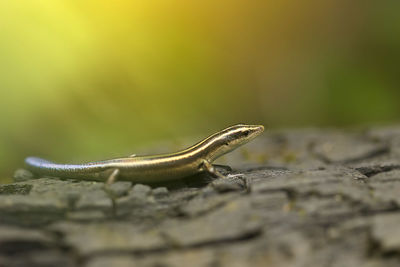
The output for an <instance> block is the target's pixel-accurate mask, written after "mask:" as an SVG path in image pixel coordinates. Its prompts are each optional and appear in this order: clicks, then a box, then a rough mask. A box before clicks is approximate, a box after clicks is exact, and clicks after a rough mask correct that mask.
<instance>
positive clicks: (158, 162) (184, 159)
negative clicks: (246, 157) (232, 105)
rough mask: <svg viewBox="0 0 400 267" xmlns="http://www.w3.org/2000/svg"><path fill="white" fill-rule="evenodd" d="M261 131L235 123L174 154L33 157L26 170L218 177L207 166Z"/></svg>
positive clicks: (142, 177)
mask: <svg viewBox="0 0 400 267" xmlns="http://www.w3.org/2000/svg"><path fill="white" fill-rule="evenodd" d="M263 131H264V126H262V125H245V124H238V125H235V126H231V127H229V128H226V129H224V130H222V131H220V132H217V133H215V134H213V135H211V136H209V137H208V138H206V139H204V140H203V141H201V142H199V143H197V144H195V145H193V146H191V147H189V148H187V149H185V150H182V151H179V152H176V153H171V154H163V155H154V156H132V157H128V158H118V159H111V160H104V161H97V162H89V163H84V164H75V165H72V164H57V163H53V162H50V161H47V160H44V159H40V158H36V157H28V158H26V159H25V163H26V165H27V168H28V169H29V170H30V171H32V172H33V173H34V174H37V175H44V176H52V177H64V178H75V179H82V180H99V181H106V180H107V181H108V182H109V183H110V182H112V181H114V180H115V179H118V180H125V181H132V182H162V181H168V180H174V179H180V178H183V177H187V176H191V175H194V174H197V173H201V172H208V173H210V174H212V175H213V176H216V177H221V176H222V175H221V174H220V173H219V172H218V171H217V170H215V168H214V167H213V165H212V164H211V163H212V162H213V161H214V160H215V159H217V158H218V157H220V156H222V155H224V154H226V153H228V152H230V151H232V150H234V149H236V148H237V147H239V146H241V145H243V144H245V143H247V142H249V141H250V140H252V139H254V138H255V137H256V136H258V135H259V134H261V133H262V132H263Z"/></svg>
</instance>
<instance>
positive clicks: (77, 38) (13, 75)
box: [0, 0, 400, 182]
mask: <svg viewBox="0 0 400 267" xmlns="http://www.w3.org/2000/svg"><path fill="white" fill-rule="evenodd" d="M399 10H400V1H398V0H392V1H390V0H388V1H386V0H385V1H365V0H354V1H347V0H346V1H345V0H330V1H317V0H311V1H309V0H306V1H285V0H284V1H269V0H263V1H236V0H229V1H224V0H222V1H209V0H205V1H184V0H168V1H156V0H146V1H141V0H140V1H139V0H124V1H123V0H116V1H105V0H87V1H74V0H72V1H71V0H68V1H67V0H60V1H53V0H38V1H29V0H13V1H0V125H1V131H0V182H7V181H10V179H9V178H10V176H11V175H12V173H13V171H14V170H15V169H16V168H18V167H21V166H23V159H24V157H26V156H28V155H37V156H42V157H47V158H49V159H53V160H58V161H71V159H100V158H104V157H109V156H121V155H124V154H125V153H128V152H129V153H134V152H135V149H137V148H139V147H141V146H147V145H150V144H152V143H155V142H158V141H160V140H171V141H172V142H177V143H179V142H178V140H179V139H180V138H182V137H187V136H200V137H202V136H204V135H206V134H209V133H212V132H214V131H216V130H219V129H221V128H224V127H226V126H228V125H231V124H235V123H238V122H246V123H263V124H266V125H268V126H269V127H272V128H276V127H303V126H349V125H350V126H354V125H366V124H376V123H395V122H397V121H398V118H399V115H400V106H399V100H400V90H399V85H400V75H399V62H400V19H399Z"/></svg>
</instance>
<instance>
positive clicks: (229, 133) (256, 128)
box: [223, 124, 264, 149]
mask: <svg viewBox="0 0 400 267" xmlns="http://www.w3.org/2000/svg"><path fill="white" fill-rule="evenodd" d="M263 131H264V126H262V125H246V124H237V125H234V126H231V127H229V128H227V129H225V130H224V131H223V132H224V133H223V140H225V146H228V147H230V148H232V149H235V148H237V147H239V146H241V145H244V144H246V143H247V142H249V141H251V140H253V139H254V138H256V137H257V136H259V135H260V134H261V133H262V132H263Z"/></svg>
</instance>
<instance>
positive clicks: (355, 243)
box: [0, 126, 400, 267]
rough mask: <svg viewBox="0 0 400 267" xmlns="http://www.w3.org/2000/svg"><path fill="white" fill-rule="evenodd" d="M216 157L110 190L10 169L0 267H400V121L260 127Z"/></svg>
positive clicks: (0, 204) (0, 227)
mask: <svg viewBox="0 0 400 267" xmlns="http://www.w3.org/2000/svg"><path fill="white" fill-rule="evenodd" d="M220 163H222V164H229V165H230V166H231V167H232V168H233V170H231V171H229V170H227V169H224V168H220V169H219V170H220V171H221V172H223V173H224V174H225V175H226V176H227V177H226V178H225V179H213V178H211V177H208V176H206V175H198V176H195V177H190V178H187V179H184V180H181V181H177V182H174V183H167V184H151V185H143V184H131V183H129V182H116V183H115V184H113V185H112V195H110V194H109V193H108V194H107V193H106V192H105V191H104V187H103V186H104V185H103V184H102V183H98V182H88V181H76V180H61V179H54V178H44V177H36V178H33V177H32V175H31V174H30V173H29V172H27V171H25V170H22V169H21V170H18V171H17V172H16V174H15V183H13V184H7V185H1V186H0V266H1V267H3V266H7V267H8V266H60V267H63V266H71V267H72V266H84V267H94V266H115V267H118V266H278V267H279V266H332V267H333V266H368V267H375V266H399V264H400V226H399V225H400V209H399V207H400V127H395V126H393V127H385V128H371V129H367V130H363V131H343V130H332V129H331V130H320V129H304V130H287V131H281V132H270V133H268V132H267V133H266V134H264V135H263V136H262V137H260V138H258V139H257V140H255V141H254V142H252V143H250V144H248V145H247V146H246V147H245V148H243V149H241V150H239V151H236V152H234V153H231V154H228V155H227V156H226V157H225V158H224V159H223V160H222V161H221V162H220ZM110 197H112V198H113V199H110Z"/></svg>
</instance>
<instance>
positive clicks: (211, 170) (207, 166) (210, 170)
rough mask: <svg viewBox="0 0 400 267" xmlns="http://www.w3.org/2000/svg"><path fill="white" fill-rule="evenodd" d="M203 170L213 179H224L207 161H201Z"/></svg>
mask: <svg viewBox="0 0 400 267" xmlns="http://www.w3.org/2000/svg"><path fill="white" fill-rule="evenodd" d="M202 165H203V166H202V167H203V169H204V170H205V171H206V172H208V173H209V174H211V176H213V177H215V178H225V176H224V175H223V174H222V173H220V172H219V171H218V170H217V169H216V168H215V167H214V166H213V165H212V164H211V163H210V162H209V161H208V160H203V164H202Z"/></svg>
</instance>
